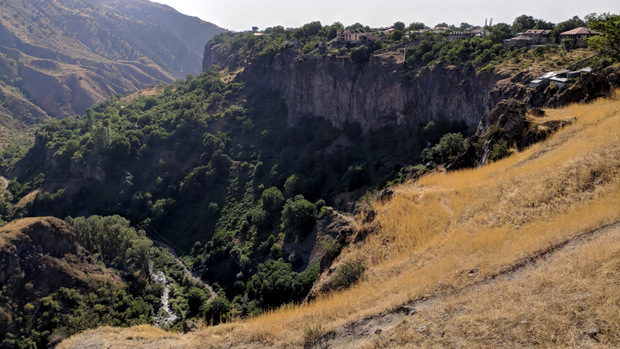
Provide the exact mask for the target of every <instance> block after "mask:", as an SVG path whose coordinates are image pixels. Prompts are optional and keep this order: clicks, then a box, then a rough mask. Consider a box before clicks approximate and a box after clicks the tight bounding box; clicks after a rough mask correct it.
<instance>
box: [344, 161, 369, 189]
mask: <svg viewBox="0 0 620 349" xmlns="http://www.w3.org/2000/svg"><path fill="white" fill-rule="evenodd" d="M345 182H346V184H347V188H348V189H349V190H355V189H358V188H360V187H361V186H363V185H364V184H367V183H369V182H370V175H369V173H368V170H367V169H366V167H365V166H364V164H354V165H351V166H349V167H348V168H347V173H346V175H345Z"/></svg>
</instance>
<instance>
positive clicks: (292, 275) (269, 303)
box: [246, 260, 319, 308]
mask: <svg viewBox="0 0 620 349" xmlns="http://www.w3.org/2000/svg"><path fill="white" fill-rule="evenodd" d="M318 272H319V268H318V264H317V265H313V266H312V267H311V268H309V269H308V270H306V271H304V272H302V273H299V274H298V273H296V272H294V271H293V270H292V267H291V265H290V264H289V263H285V262H283V261H276V260H269V261H267V262H266V263H264V264H261V265H259V266H258V272H257V273H256V275H254V276H252V278H251V279H250V280H249V281H248V283H247V286H246V292H247V293H248V296H249V297H250V299H254V300H256V301H258V303H259V304H260V305H261V306H262V307H265V308H273V307H276V306H278V305H281V304H285V303H289V302H293V301H299V300H301V299H302V298H303V297H305V295H306V294H307V293H308V291H310V288H311V287H312V284H313V283H314V280H316V277H317V275H318Z"/></svg>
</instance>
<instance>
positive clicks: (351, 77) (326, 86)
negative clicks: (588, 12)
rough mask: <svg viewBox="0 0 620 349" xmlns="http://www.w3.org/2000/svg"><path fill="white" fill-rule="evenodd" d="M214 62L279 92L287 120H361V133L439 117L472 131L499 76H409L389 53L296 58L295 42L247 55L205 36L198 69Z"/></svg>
mask: <svg viewBox="0 0 620 349" xmlns="http://www.w3.org/2000/svg"><path fill="white" fill-rule="evenodd" d="M212 64H218V65H219V66H221V67H223V68H225V69H228V70H230V71H235V70H241V69H240V68H243V69H242V71H241V72H240V73H238V75H237V79H238V80H239V81H243V82H244V83H245V84H246V85H249V86H254V87H259V88H270V89H273V90H276V91H278V92H279V93H280V95H281V97H282V98H283V99H284V101H285V102H286V106H287V108H288V123H289V125H295V124H296V123H297V122H298V121H299V120H300V119H301V118H302V117H306V116H314V117H323V118H325V119H327V120H330V121H331V122H332V124H333V125H335V126H337V127H341V126H342V125H343V124H345V123H358V124H359V125H360V126H361V129H362V131H363V132H364V133H368V132H370V131H374V130H377V129H380V128H382V127H384V126H386V125H388V124H397V125H401V124H403V123H414V124H415V123H426V122H428V121H430V120H438V119H446V120H450V121H453V122H459V121H461V122H464V123H465V124H466V125H467V126H468V127H470V128H471V129H475V128H476V127H477V125H478V123H479V121H480V119H481V118H482V117H483V116H484V115H486V114H488V112H489V111H490V108H492V107H493V106H492V105H491V103H490V99H489V97H490V96H489V93H490V91H491V90H492V89H493V88H494V86H495V83H496V81H497V79H498V78H497V77H496V76H494V75H492V74H489V73H485V72H479V71H477V70H476V69H475V68H474V67H473V66H465V67H456V66H450V65H446V64H440V65H437V66H434V67H429V68H424V69H422V70H421V71H419V72H418V73H417V74H415V75H414V76H411V75H409V74H408V73H407V71H405V68H404V66H403V64H399V63H397V62H396V61H395V60H394V59H393V58H387V57H382V56H373V57H371V59H370V61H369V62H367V63H365V64H362V65H360V64H356V63H354V62H353V61H351V60H350V59H348V58H333V57H310V56H300V55H298V53H297V51H296V50H295V49H292V48H291V49H287V50H285V51H283V52H281V53H280V54H278V55H276V56H275V57H254V58H251V59H249V60H248V61H246V60H245V59H242V58H241V57H238V56H236V55H235V54H232V53H230V52H227V51H225V49H224V48H223V47H221V46H219V45H217V44H215V43H213V42H210V43H209V44H208V45H207V47H206V49H205V58H204V61H203V69H208V68H209V67H210V66H211V65H212Z"/></svg>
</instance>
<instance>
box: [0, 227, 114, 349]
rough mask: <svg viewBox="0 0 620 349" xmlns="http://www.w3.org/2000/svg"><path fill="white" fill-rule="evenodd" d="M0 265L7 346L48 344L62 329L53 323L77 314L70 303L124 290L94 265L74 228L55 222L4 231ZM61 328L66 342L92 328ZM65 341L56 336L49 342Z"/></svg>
mask: <svg viewBox="0 0 620 349" xmlns="http://www.w3.org/2000/svg"><path fill="white" fill-rule="evenodd" d="M0 262H1V263H0V265H1V266H2V267H1V269H0V285H2V287H1V291H2V293H1V294H0V332H2V336H1V337H0V338H1V339H3V341H2V343H3V345H6V346H12V345H16V343H17V341H19V340H20V335H23V336H25V337H27V338H29V339H30V340H31V341H32V343H38V344H39V345H41V344H47V343H48V338H47V337H49V336H50V332H53V331H54V330H56V329H57V328H55V327H58V326H54V325H51V324H52V323H53V321H50V320H51V319H53V318H55V319H56V320H55V321H56V325H57V322H58V320H59V319H61V318H63V315H64V314H66V313H67V312H71V311H73V310H76V311H77V310H78V307H77V306H75V304H71V303H70V298H71V297H83V296H84V295H87V294H88V293H90V292H94V291H96V290H97V289H98V288H100V287H103V286H105V287H109V288H110V289H111V290H119V289H122V288H125V287H126V285H125V284H124V283H123V282H122V281H121V279H120V278H119V276H118V274H117V273H116V272H114V271H112V270H109V269H106V268H102V267H100V266H97V265H96V264H95V263H93V261H92V259H91V256H90V254H89V253H88V252H87V251H85V250H84V249H83V248H82V247H81V246H79V244H78V243H77V239H76V236H75V234H74V232H73V230H72V229H71V227H70V226H69V225H67V224H66V223H65V222H63V221H61V220H59V219H57V218H53V217H37V218H25V219H21V220H16V221H14V222H11V223H9V224H7V225H5V226H3V227H2V228H0ZM54 297H56V301H54V300H53V298H54ZM61 304H62V306H61ZM72 307H73V308H75V309H71V308H72ZM68 308H69V309H68ZM74 315H75V313H74ZM76 317H77V316H76ZM63 320H65V321H66V320H68V318H67V317H64V318H63ZM80 320H82V321H86V319H85V318H82V319H80ZM78 321H79V320H78ZM84 325H86V324H84ZM63 326H64V327H65V328H64V330H65V336H66V335H67V334H69V333H71V332H77V331H76V330H79V329H83V328H88V326H87V325H86V326H84V327H81V326H80V325H76V324H74V323H68V322H67V323H64V324H63ZM37 330H38V331H37ZM44 331H47V333H44V334H42V333H41V332H44ZM7 333H8V334H9V336H8V337H7ZM11 333H12V334H14V336H11V335H10V334H11ZM54 337H55V339H54ZM63 337H64V336H63V335H60V333H58V332H56V333H54V336H52V337H51V340H52V341H54V340H56V341H58V340H60V339H62V338H63ZM22 344H25V343H23V342H22Z"/></svg>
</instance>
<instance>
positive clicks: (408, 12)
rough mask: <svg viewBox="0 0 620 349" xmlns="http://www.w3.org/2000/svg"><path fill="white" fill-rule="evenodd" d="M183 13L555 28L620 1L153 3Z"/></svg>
mask: <svg viewBox="0 0 620 349" xmlns="http://www.w3.org/2000/svg"><path fill="white" fill-rule="evenodd" d="M155 1H156V2H159V3H162V4H166V5H169V6H172V7H174V8H176V9H177V10H178V11H179V12H181V13H184V14H187V15H190V16H196V17H200V18H201V19H203V20H205V21H208V22H212V23H214V24H216V25H218V26H220V27H222V28H226V29H229V30H236V31H242V30H248V29H250V28H251V27H252V26H258V27H260V28H261V29H264V28H266V27H272V26H275V25H283V26H284V27H299V26H301V25H303V24H305V23H308V22H311V21H316V20H319V21H321V23H322V24H323V25H328V24H332V23H334V22H336V21H339V22H341V23H343V24H344V25H351V24H353V23H355V22H360V23H362V24H364V25H369V26H371V27H383V26H388V25H391V24H392V23H394V22H396V21H402V22H405V23H406V24H409V23H411V22H423V23H425V24H426V25H428V26H434V25H435V24H437V23H441V22H446V23H448V24H455V25H457V26H458V25H460V23H461V22H467V23H470V24H474V25H483V24H484V20H485V18H489V19H490V18H493V22H494V23H499V22H505V23H509V24H510V23H512V21H513V20H514V18H515V17H517V16H520V15H522V14H527V15H531V16H533V17H534V18H542V19H545V20H547V21H551V22H554V23H558V22H562V21H564V20H567V19H569V18H572V17H573V16H575V15H577V16H579V17H581V18H583V17H584V16H585V15H586V14H588V13H592V12H597V13H601V12H612V13H619V12H620V1H618V0H585V1H584V0H563V1H557V0H553V1H549V0H512V1H506V0H494V1H491V0H469V1H466V0H436V1H421V0H409V1H406V0H383V1H381V0H374V1H370V0H356V1H353V0H312V1H308V0H306V1H291V0H263V1H258V0H232V1H227V0H155Z"/></svg>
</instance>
